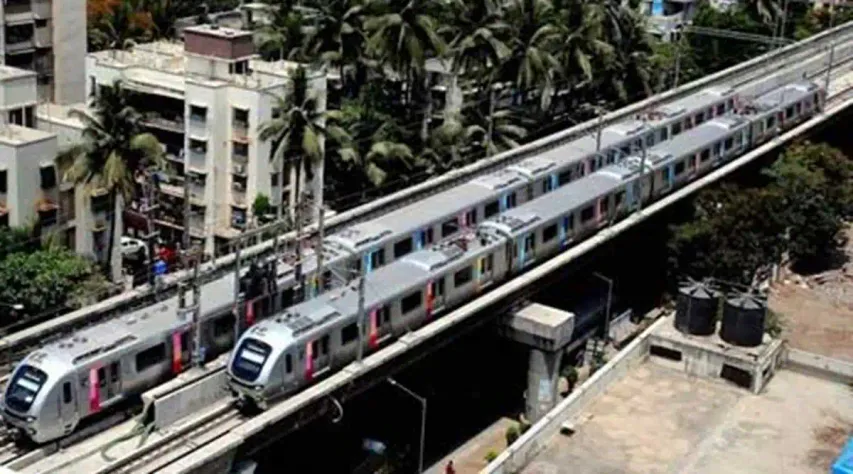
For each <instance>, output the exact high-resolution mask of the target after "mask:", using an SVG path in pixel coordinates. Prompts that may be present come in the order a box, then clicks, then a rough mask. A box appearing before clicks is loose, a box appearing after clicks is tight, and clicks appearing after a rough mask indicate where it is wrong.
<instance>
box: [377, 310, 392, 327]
mask: <svg viewBox="0 0 853 474" xmlns="http://www.w3.org/2000/svg"><path fill="white" fill-rule="evenodd" d="M390 320H391V310H390V309H388V307H387V306H383V307H381V308H379V309H378V310H377V311H376V326H377V327H378V326H384V325H386V324H388V321H390Z"/></svg>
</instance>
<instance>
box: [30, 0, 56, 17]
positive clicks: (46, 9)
mask: <svg viewBox="0 0 853 474" xmlns="http://www.w3.org/2000/svg"><path fill="white" fill-rule="evenodd" d="M52 1H53V0H32V5H33V14H34V15H35V17H36V18H40V19H43V20H46V19H48V18H50V17H52V16H53V5H52V3H51V2H52Z"/></svg>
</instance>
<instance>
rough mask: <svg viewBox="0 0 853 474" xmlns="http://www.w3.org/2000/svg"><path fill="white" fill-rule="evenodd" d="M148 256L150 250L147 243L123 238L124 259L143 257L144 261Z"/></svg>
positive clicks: (122, 251)
mask: <svg viewBox="0 0 853 474" xmlns="http://www.w3.org/2000/svg"><path fill="white" fill-rule="evenodd" d="M147 254H148V249H147V248H146V247H145V242H143V241H141V240H139V239H136V238H133V237H127V236H122V237H121V256H122V257H124V258H131V259H137V258H140V257H141V258H142V259H143V260H144V259H145V257H146V256H147Z"/></svg>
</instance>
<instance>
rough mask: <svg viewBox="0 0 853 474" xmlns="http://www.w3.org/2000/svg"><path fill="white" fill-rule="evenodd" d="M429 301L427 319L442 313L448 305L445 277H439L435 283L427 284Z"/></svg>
mask: <svg viewBox="0 0 853 474" xmlns="http://www.w3.org/2000/svg"><path fill="white" fill-rule="evenodd" d="M426 299H427V318H429V317H430V316H432V313H434V312H436V311H441V310H442V309H443V308H444V305H445V303H446V301H447V300H446V294H445V291H444V277H439V278H438V279H437V280H435V281H431V282H429V283H428V284H427V288H426Z"/></svg>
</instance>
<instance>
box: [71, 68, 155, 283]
mask: <svg viewBox="0 0 853 474" xmlns="http://www.w3.org/2000/svg"><path fill="white" fill-rule="evenodd" d="M129 99H130V94H129V93H128V92H127V91H126V90H125V89H124V88H122V86H121V83H120V82H118V81H116V82H115V83H114V84H113V85H112V87H102V88H101V89H100V92H99V94H98V95H97V96H96V97H94V98H93V99H92V102H91V112H89V111H84V110H77V109H74V110H71V111H70V112H69V115H71V116H73V117H75V118H77V119H79V120H80V121H81V122H82V123H83V125H84V129H83V134H82V135H83V142H82V143H79V144H77V145H74V146H72V147H70V148H68V149H67V150H64V151H63V152H61V153H60V154H59V155H58V156H57V165H58V168H59V169H60V170H63V174H64V175H65V179H67V180H69V181H70V182H73V183H75V184H81V185H84V186H85V187H86V189H87V191H89V192H91V191H95V190H100V189H103V190H106V192H107V196H108V199H109V202H110V209H112V210H113V211H114V212H115V214H114V215H113V217H112V218H111V219H110V227H109V243H108V244H107V258H108V259H109V264H111V265H112V268H113V277H114V278H116V277H118V276H119V275H117V274H116V262H119V259H118V253H117V252H116V250H117V249H116V248H115V245H114V243H115V238H116V235H115V234H116V223H117V222H118V215H119V213H120V212H122V211H123V208H124V202H127V201H129V200H131V199H132V198H133V193H134V190H135V189H136V183H135V181H134V175H135V173H136V172H138V171H141V170H143V169H148V168H150V167H152V166H153V167H157V168H159V167H162V165H163V146H162V145H161V144H160V142H159V141H158V140H157V138H156V137H155V136H154V135H152V134H150V133H143V132H142V127H141V125H140V121H141V116H140V114H139V113H138V112H137V111H136V110H135V109H134V108H133V107H132V106H131V105H130V100H129Z"/></svg>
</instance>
